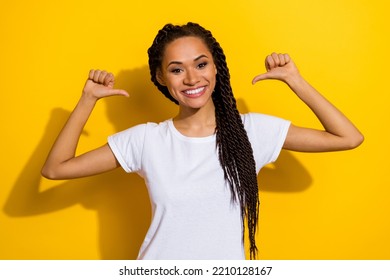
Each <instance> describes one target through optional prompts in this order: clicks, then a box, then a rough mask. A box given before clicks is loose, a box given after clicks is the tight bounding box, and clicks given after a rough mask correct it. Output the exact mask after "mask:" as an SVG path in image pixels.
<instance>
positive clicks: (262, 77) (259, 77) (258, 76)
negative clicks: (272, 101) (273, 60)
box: [252, 73, 270, 85]
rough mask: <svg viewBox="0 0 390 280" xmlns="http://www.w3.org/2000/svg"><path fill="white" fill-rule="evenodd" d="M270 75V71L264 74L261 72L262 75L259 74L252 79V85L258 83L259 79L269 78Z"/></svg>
mask: <svg viewBox="0 0 390 280" xmlns="http://www.w3.org/2000/svg"><path fill="white" fill-rule="evenodd" d="M269 78H270V76H269V74H268V73H264V74H260V75H257V76H256V77H254V78H253V80H252V85H254V84H255V83H257V82H258V81H263V80H267V79H269Z"/></svg>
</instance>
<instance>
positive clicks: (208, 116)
mask: <svg viewBox="0 0 390 280" xmlns="http://www.w3.org/2000/svg"><path fill="white" fill-rule="evenodd" d="M173 122H174V125H175V127H176V129H177V130H179V131H180V132H181V133H182V134H184V135H186V136H192V137H204V136H209V135H212V134H214V133H215V127H216V125H215V107H214V104H213V103H212V102H210V105H208V106H205V107H202V108H199V109H192V108H183V107H180V109H179V113H178V115H177V116H176V117H175V118H174V119H173Z"/></svg>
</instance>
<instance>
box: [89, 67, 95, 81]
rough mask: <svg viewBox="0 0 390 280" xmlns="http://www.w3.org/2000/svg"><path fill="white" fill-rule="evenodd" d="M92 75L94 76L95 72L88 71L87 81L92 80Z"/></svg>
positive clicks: (92, 70)
mask: <svg viewBox="0 0 390 280" xmlns="http://www.w3.org/2000/svg"><path fill="white" fill-rule="evenodd" d="M94 75H95V70H94V69H91V70H89V74H88V79H90V80H93V76H94Z"/></svg>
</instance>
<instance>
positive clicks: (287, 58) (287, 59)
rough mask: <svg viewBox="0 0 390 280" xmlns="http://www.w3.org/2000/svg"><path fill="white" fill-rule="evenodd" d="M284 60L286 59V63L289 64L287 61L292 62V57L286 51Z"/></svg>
mask: <svg viewBox="0 0 390 280" xmlns="http://www.w3.org/2000/svg"><path fill="white" fill-rule="evenodd" d="M284 60H285V61H286V64H287V63H290V61H291V57H290V56H289V55H288V53H285V54H284Z"/></svg>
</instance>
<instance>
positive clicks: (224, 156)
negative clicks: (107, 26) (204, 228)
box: [148, 22, 259, 259]
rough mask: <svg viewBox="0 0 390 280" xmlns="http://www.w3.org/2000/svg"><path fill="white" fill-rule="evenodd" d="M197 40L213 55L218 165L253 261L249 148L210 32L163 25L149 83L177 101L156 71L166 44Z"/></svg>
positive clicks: (254, 208) (254, 202) (255, 206)
mask: <svg viewBox="0 0 390 280" xmlns="http://www.w3.org/2000/svg"><path fill="white" fill-rule="evenodd" d="M187 36H192V37H197V38H200V39H202V40H203V42H204V43H205V44H206V46H207V47H208V49H209V51H210V52H211V54H212V56H213V60H214V63H215V65H216V68H217V77H216V85H215V89H214V92H213V95H212V99H213V102H214V106H215V118H216V145H217V147H216V148H217V149H218V155H219V162H220V164H221V167H222V169H223V171H224V176H225V180H227V182H228V183H229V186H230V191H231V193H232V201H233V202H237V199H238V201H239V203H240V208H241V219H242V227H243V240H244V232H245V219H246V220H247V226H248V231H249V234H248V235H249V241H250V258H251V259H255V258H256V254H257V247H256V242H255V234H256V228H257V221H258V216H259V194H258V186H257V175H256V167H255V160H254V157H253V151H252V146H251V144H250V142H249V139H248V135H247V133H246V131H245V129H244V125H243V122H242V119H241V116H240V114H239V112H238V110H237V105H236V100H235V98H234V96H233V91H232V88H231V85H230V74H229V69H228V67H227V63H226V57H225V54H224V52H223V50H222V48H221V46H220V45H219V43H218V42H217V41H216V39H215V38H214V37H213V35H212V34H211V32H210V31H208V30H206V29H204V28H203V27H201V26H200V25H198V24H196V23H192V22H189V23H187V24H186V25H182V26H179V25H172V24H166V25H165V26H164V27H163V28H162V29H161V30H160V31H159V32H158V34H157V36H156V37H155V39H154V41H153V44H152V46H151V47H150V48H149V49H148V55H149V68H150V75H151V80H152V82H153V83H154V84H155V85H156V87H157V88H158V89H159V90H160V91H161V92H162V93H163V94H164V95H165V96H166V97H167V98H168V99H170V100H171V101H172V102H174V103H176V104H178V102H177V101H176V100H175V99H174V98H173V97H172V96H171V94H170V93H169V91H168V88H167V87H165V86H163V85H161V84H160V83H159V82H158V81H157V77H156V76H157V72H158V71H159V70H160V69H161V64H162V60H163V56H164V52H165V48H166V46H167V44H169V43H171V42H172V41H174V40H176V39H178V38H182V37H187Z"/></svg>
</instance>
